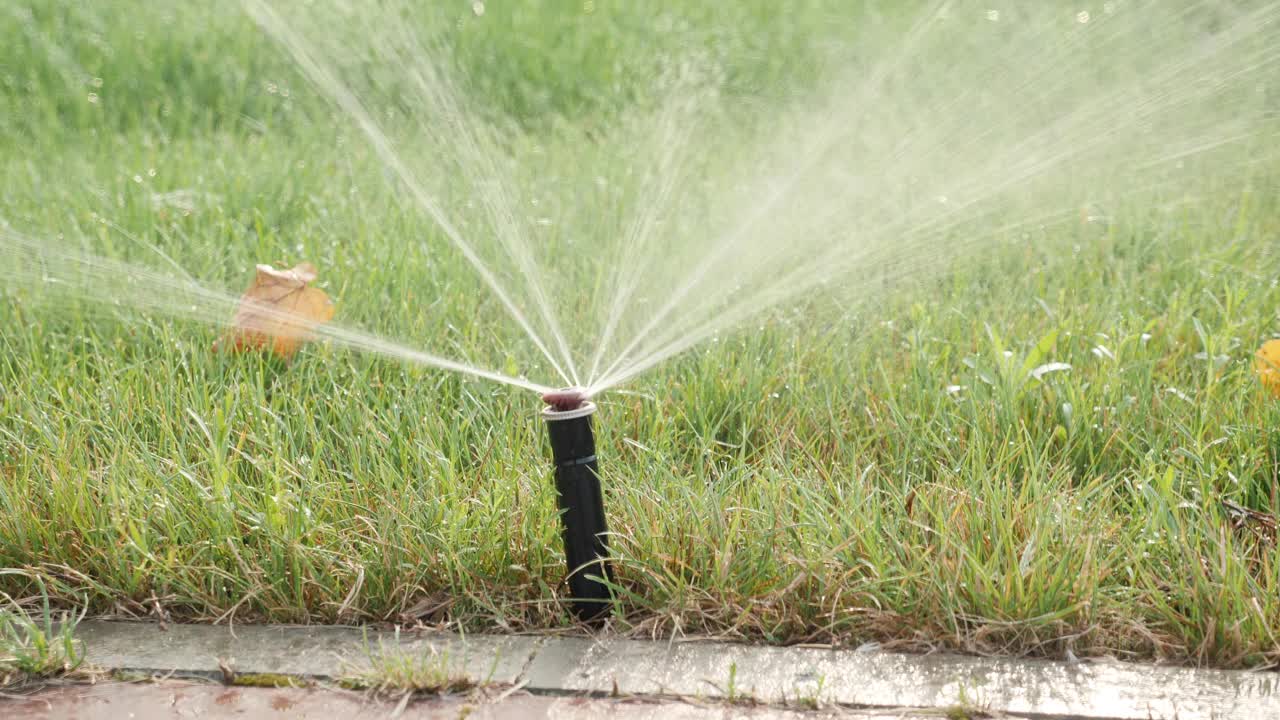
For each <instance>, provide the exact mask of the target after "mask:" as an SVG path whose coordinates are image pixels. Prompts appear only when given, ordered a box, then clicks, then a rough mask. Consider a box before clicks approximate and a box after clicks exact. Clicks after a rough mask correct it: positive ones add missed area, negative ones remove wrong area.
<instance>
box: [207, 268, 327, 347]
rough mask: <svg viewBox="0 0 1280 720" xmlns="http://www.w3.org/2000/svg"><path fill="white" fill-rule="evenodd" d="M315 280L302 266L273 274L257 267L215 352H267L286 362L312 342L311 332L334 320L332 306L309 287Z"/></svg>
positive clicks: (321, 293) (311, 272)
mask: <svg viewBox="0 0 1280 720" xmlns="http://www.w3.org/2000/svg"><path fill="white" fill-rule="evenodd" d="M315 279H316V269H315V267H314V266H313V265H311V264H310V263H302V264H300V265H298V266H297V267H295V268H293V269H292V270H276V269H275V268H273V267H271V266H270V265H259V266H258V274H257V276H256V277H254V279H253V284H252V285H250V286H249V289H248V290H246V291H245V293H244V295H243V296H241V298H240V306H239V307H238V308H237V309H236V316H235V319H234V320H232V322H231V328H230V329H229V330H228V331H227V333H226V335H224V336H223V338H222V340H220V341H219V342H218V344H217V345H216V346H215V348H221V347H223V346H224V343H225V347H226V348H227V349H229V350H232V351H236V352H243V351H245V350H260V349H264V348H267V349H270V350H271V352H274V353H275V354H276V355H278V356H280V357H282V358H286V359H288V358H289V357H291V356H292V355H293V354H294V353H296V352H297V351H298V348H299V347H301V346H302V343H304V342H306V341H307V340H310V339H311V330H312V329H313V328H315V327H316V326H317V325H320V324H322V323H326V322H328V321H329V320H331V319H332V318H333V302H332V301H331V300H329V296H328V295H326V294H325V293H324V291H323V290H320V289H319V288H313V287H308V285H307V284H308V283H310V282H311V281H313V280H315Z"/></svg>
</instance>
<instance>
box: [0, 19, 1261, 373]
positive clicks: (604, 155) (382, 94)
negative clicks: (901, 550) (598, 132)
mask: <svg viewBox="0 0 1280 720" xmlns="http://www.w3.org/2000/svg"><path fill="white" fill-rule="evenodd" d="M245 4H246V7H247V9H248V11H249V12H250V14H251V15H252V16H253V18H254V19H255V20H256V21H257V22H258V23H259V24H260V26H261V27H262V28H263V29H264V30H265V31H266V32H267V33H269V34H270V35H271V36H272V37H274V38H275V39H276V40H277V41H279V43H280V45H281V46H282V47H283V48H284V49H285V50H286V51H287V52H288V53H289V54H290V55H291V56H292V57H293V59H294V60H296V62H297V65H298V66H299V68H300V69H301V70H302V71H303V73H304V74H305V75H306V76H307V77H308V78H309V79H310V80H311V81H312V83H313V84H314V87H315V89H316V90H317V91H318V92H320V93H322V94H323V95H325V96H327V97H328V98H329V100H331V101H332V105H333V106H334V107H335V108H336V109H337V110H338V111H339V112H340V117H342V118H344V120H342V122H343V123H349V125H350V126H353V127H354V128H355V129H356V130H358V131H359V133H360V134H361V135H363V137H364V138H365V139H366V140H367V141H368V143H369V144H370V146H371V147H372V149H373V150H374V151H375V153H376V155H377V157H378V159H379V160H380V161H381V163H382V164H383V165H384V166H385V168H386V169H387V170H388V172H389V174H390V175H391V176H392V177H393V178H394V182H395V183H396V185H397V187H398V188H399V189H400V190H401V191H402V192H403V197H404V198H405V201H406V204H407V205H409V206H411V207H414V208H416V209H418V210H420V211H421V212H422V213H424V214H425V215H426V216H428V217H429V218H430V219H431V220H432V221H434V223H435V224H436V226H437V227H438V228H439V230H440V232H441V233H442V235H443V237H444V238H445V239H447V240H448V241H449V243H450V244H451V245H452V247H453V248H454V250H456V251H457V252H458V253H460V254H461V255H462V256H463V257H464V258H465V259H466V261H467V262H468V264H469V265H470V267H471V268H472V269H473V270H474V271H475V272H476V273H477V275H478V276H479V278H480V279H481V281H482V282H483V285H484V286H485V287H486V288H487V289H488V291H490V292H491V293H492V294H493V296H494V297H495V298H496V299H497V301H498V303H499V305H500V306H501V307H502V308H503V309H504V310H505V312H506V314H507V315H508V316H509V317H510V319H511V321H512V322H513V323H514V324H515V325H516V326H518V327H519V328H520V330H521V331H522V332H523V334H524V335H525V336H526V337H527V338H528V342H529V343H530V344H531V346H532V348H533V349H535V350H536V352H537V355H539V356H541V360H542V361H545V363H547V367H549V368H550V371H551V372H552V373H554V375H555V376H557V377H554V378H553V377H542V378H539V379H540V380H543V381H548V383H549V384H548V385H546V386H544V385H542V384H539V383H535V382H528V381H525V380H521V379H517V378H513V377H510V376H508V375H507V374H503V373H495V372H490V371H485V370H480V369H477V368H474V367H471V366H469V365H468V364H466V363H460V362H455V361H452V360H448V359H446V358H444V357H440V356H438V355H436V354H433V353H426V352H420V351H417V350H412V349H410V348H409V347H408V344H421V345H425V346H427V347H431V346H432V339H431V338H415V339H413V340H412V341H411V342H410V343H393V342H390V341H385V340H381V339H378V338H376V337H374V336H372V335H367V334H362V333H357V332H355V331H353V330H348V329H344V328H341V327H338V326H335V327H331V328H329V329H327V330H325V331H324V334H325V335H326V336H327V337H329V338H331V339H333V340H335V341H337V342H339V343H342V344H344V345H347V346H350V347H355V348H362V349H367V350H373V351H377V352H382V353H385V354H389V355H394V356H396V357H400V358H403V359H408V360H413V361H417V362H423V363H425V364H429V365H433V366H436V367H441V368H446V369H450V370H458V371H462V372H468V373H471V374H473V375H478V376H481V377H486V378H489V379H493V380H496V381H499V382H506V383H509V384H514V385H518V386H520V387H525V388H529V389H536V390H538V391H540V392H542V391H545V390H547V389H548V388H549V387H550V382H551V381H554V383H555V384H556V385H559V384H562V383H564V384H571V385H576V386H581V387H583V388H584V391H583V392H584V394H585V395H586V396H590V395H594V394H598V393H600V392H603V391H604V390H607V389H609V388H611V387H614V386H617V385H619V384H622V383H625V382H628V381H630V380H631V379H633V378H634V377H636V376H637V375H639V374H641V373H643V372H645V371H646V370H648V369H650V368H652V367H654V366H655V365H658V364H660V363H662V362H663V361H664V360H667V359H668V358H671V357H672V356H674V355H677V354H679V353H681V352H684V351H685V350H688V349H689V348H691V347H693V346H694V345H696V344H698V343H700V342H702V341H704V340H707V339H708V338H710V337H713V336H715V335H716V334H718V333H721V332H725V331H729V330H732V329H733V328H735V327H737V326H739V325H741V324H742V323H744V322H746V321H747V320H749V319H750V318H752V317H753V316H756V315H758V314H760V313H762V312H765V311H767V310H768V309H769V308H771V307H774V306H777V305H779V304H784V303H788V302H792V301H795V300H796V299H798V298H802V297H805V296H806V295H808V294H811V293H813V292H815V291H823V290H833V289H834V291H837V292H839V293H841V294H844V295H846V296H849V297H852V298H854V299H857V298H865V297H867V296H869V295H871V294H873V293H874V292H876V291H878V289H879V288H881V287H883V286H884V283H885V282H889V281H893V280H898V279H903V278H914V277H919V276H921V275H923V274H926V273H927V272H931V271H937V270H939V269H941V268H945V267H948V266H950V265H951V264H953V263H956V262H962V261H967V260H972V259H973V258H975V257H980V256H982V255H983V253H984V249H985V248H986V247H989V246H991V245H993V244H996V243H1010V242H1023V243H1032V242H1035V241H1036V237H1038V236H1039V235H1038V233H1039V231H1040V230H1041V229H1042V228H1044V227H1045V226H1046V225H1049V224H1061V223H1067V222H1083V225H1084V226H1085V227H1084V229H1083V230H1081V231H1080V232H1083V233H1086V234H1087V233H1088V232H1090V229H1091V228H1094V227H1100V226H1102V225H1104V224H1105V216H1106V214H1107V213H1108V211H1109V208H1113V207H1115V206H1118V205H1121V204H1125V205H1133V204H1142V203H1146V204H1150V205H1151V206H1152V207H1159V206H1160V205H1161V204H1163V203H1167V202H1171V201H1178V200H1186V199H1188V198H1190V197H1194V195H1195V194H1196V193H1197V192H1198V187H1199V186H1202V185H1206V184H1210V183H1214V182H1218V181H1226V182H1235V183H1238V184H1244V183H1247V181H1248V177H1249V173H1250V168H1251V167H1252V166H1253V165H1254V164H1256V163H1259V162H1261V161H1262V159H1263V158H1264V157H1268V156H1270V155H1271V154H1273V153H1274V152H1275V151H1274V149H1273V148H1274V147H1276V146H1277V143H1275V139H1276V137H1277V125H1278V124H1280V123H1278V121H1277V119H1276V118H1277V110H1276V102H1277V100H1276V96H1277V95H1278V94H1280V91H1277V89H1276V87H1275V85H1276V75H1277V68H1280V46H1277V45H1276V44H1275V43H1274V42H1272V41H1271V39H1272V38H1273V37H1274V34H1275V32H1276V30H1277V28H1278V27H1280V3H1274V2H1245V1H1239V2H1235V1H1227V0H1222V1H1215V2H1197V1H1193V0H1180V1H1179V2H1174V3H1169V2H1136V1H1135V2H1114V3H1112V2H1109V3H1105V4H1104V5H1103V6H1101V7H1100V8H1098V9H1095V10H1083V9H1070V8H1068V7H1067V6H1064V5H1060V4H1056V3H1055V4H1052V5H1037V6H1036V7H1034V8H1018V9H1010V10H1001V11H997V10H993V9H989V8H986V7H983V6H981V5H977V4H974V3H968V2H938V3H933V4H929V5H927V6H922V7H919V8H917V9H916V10H915V11H914V14H913V15H911V22H910V23H908V24H907V26H906V27H905V29H904V30H902V31H901V32H900V34H899V35H892V34H888V31H887V30H885V28H884V27H883V26H882V25H877V24H874V23H870V24H869V25H868V26H869V27H871V28H872V32H874V33H876V35H875V37H871V36H870V35H869V34H868V32H869V31H866V30H864V29H861V28H851V30H850V40H849V46H848V48H844V49H842V50H841V51H837V52H836V53H835V58H836V59H835V60H833V62H832V67H833V68H835V70H834V71H833V72H832V73H831V74H830V75H831V77H829V78H828V79H827V81H826V82H825V83H824V85H823V87H824V90H823V91H822V92H820V93H818V94H817V95H816V96H815V95H812V94H798V95H797V97H795V98H794V99H793V100H792V101H790V102H789V103H787V104H785V105H781V106H774V105H775V103H763V104H762V103H758V102H753V101H750V100H743V99H742V98H729V97H724V96H722V95H721V94H719V93H718V91H717V88H718V85H717V83H718V78H719V73H718V70H717V68H716V67H715V65H714V62H712V61H710V60H705V59H704V60H702V61H698V60H696V58H697V57H698V56H697V55H696V54H691V55H690V56H689V57H688V58H684V59H681V60H680V61H678V62H673V64H672V67H671V68H668V70H667V71H665V72H663V73H660V76H659V77H658V78H657V79H655V80H654V83H653V84H654V87H655V88H656V90H655V91H654V92H652V93H649V94H647V95H646V96H647V97H656V100H654V101H653V102H650V103H642V104H640V105H638V106H637V107H636V108H635V109H634V110H632V111H630V112H627V113H624V114H623V115H622V117H621V118H620V119H619V120H618V121H617V122H615V123H613V125H612V130H605V131H604V132H605V133H606V134H608V137H609V141H608V142H600V143H597V144H596V145H595V146H592V144H591V143H590V142H589V141H584V143H583V144H582V145H581V146H580V155H581V163H582V165H583V166H584V169H583V172H582V173H581V177H547V176H543V175H542V174H541V173H540V172H539V158H540V157H541V155H542V153H545V152H547V150H546V149H545V148H543V147H541V146H539V145H538V144H536V143H530V142H528V141H527V139H526V138H525V137H524V136H523V135H522V134H521V133H520V131H519V130H518V129H515V128H512V127H507V126H505V125H502V124H501V123H500V122H499V121H498V120H495V119H494V118H493V117H492V115H491V114H488V113H484V112H482V111H481V110H479V109H477V108H476V107H475V106H474V103H473V102H472V101H471V100H470V99H469V96H468V94H467V92H466V85H467V82H468V78H467V77H465V76H463V75H462V74H460V71H459V70H458V69H457V68H456V67H454V66H453V64H452V63H451V61H450V51H449V44H448V43H449V29H448V28H430V27H423V26H422V25H421V23H419V22H417V21H416V20H415V17H414V15H415V13H414V12H413V8H412V6H411V5H408V4H405V5H401V4H397V3H389V4H378V5H376V6H365V5H359V6H355V5H349V4H346V3H337V2H334V3H327V2H319V3H316V2H294V1H293V0H279V1H274V0H270V1H269V0H246V3H245ZM864 45H865V46H866V47H870V48H873V49H874V52H863V53H862V54H861V56H860V57H856V56H854V55H852V54H851V53H849V52H845V51H847V50H849V49H862V48H863V46H864ZM748 111H749V112H752V113H755V114H757V115H758V119H757V120H756V121H754V122H733V121H732V120H731V119H730V118H731V117H732V116H733V114H735V113H745V112H748ZM562 151H563V150H562ZM593 187H594V188H596V189H598V188H599V187H604V188H613V187H626V188H627V190H628V191H627V192H625V193H618V194H616V195H614V196H612V197H613V198H614V200H609V197H611V196H609V195H608V194H607V193H604V194H600V193H596V194H593ZM617 197H622V198H623V201H622V202H621V204H619V203H618V202H617V201H616V198H617ZM1082 216H1083V221H1081V218H1082ZM429 242H430V241H429V240H428V239H424V238H414V237H408V238H405V240H404V243H405V245H406V248H407V249H408V250H410V251H413V249H414V248H420V247H425V246H426V245H428V244H429ZM5 244H6V245H7V247H6V250H7V251H9V252H11V253H19V254H20V253H25V252H27V251H28V250H30V248H31V247H32V246H33V245H40V244H39V243H34V241H31V240H28V239H22V238H21V237H20V236H17V235H12V234H10V235H6V239H5ZM41 251H42V252H44V253H45V254H49V253H53V254H54V255H57V253H59V252H63V251H58V250H50V248H49V247H44V246H43V245H42V246H41ZM73 255H74V254H73ZM57 256H58V257H71V255H65V254H64V255H57ZM74 257H75V258H76V259H75V262H74V263H73V264H75V265H76V266H77V267H80V268H82V270H83V272H80V273H79V275H80V276H83V277H80V278H79V279H78V280H72V282H71V283H70V284H76V283H80V284H81V285H83V286H84V287H85V288H89V287H97V288H98V290H97V292H99V293H100V294H103V295H105V296H108V297H111V298H113V299H114V300H115V301H117V302H135V304H136V303H137V301H136V300H130V299H128V298H138V297H140V296H139V295H138V294H137V293H128V294H126V293H121V292H118V291H117V290H118V288H115V287H114V285H113V283H116V282H122V281H123V280H122V279H123V278H130V279H129V282H134V283H151V284H155V285H163V284H165V283H170V284H169V285H166V287H169V288H180V289H181V290H182V292H186V293H190V294H191V296H192V300H193V302H192V303H191V304H190V305H189V307H199V308H200V309H199V310H198V311H193V312H191V313H188V315H199V316H201V319H214V318H215V317H217V318H221V317H223V316H224V315H225V311H226V308H227V305H228V298H227V297H226V296H225V295H221V294H218V293H213V292H210V291H206V290H197V289H196V288H197V287H198V286H196V285H194V284H183V283H186V282H187V281H185V280H183V281H180V284H178V285H173V284H172V283H174V282H179V281H175V280H173V279H172V278H168V279H164V278H162V277H161V276H159V275H156V274H154V273H151V272H150V271H146V270H141V269H137V268H131V267H125V266H119V265H111V264H110V261H107V260H104V259H100V258H92V257H90V256H86V255H83V254H81V255H74ZM81 281H84V282H81ZM126 295H127V297H126ZM143 304H145V302H143ZM147 309H152V310H158V309H162V308H157V307H148V308H147ZM526 364H527V365H529V366H530V367H535V366H536V365H537V363H535V362H533V361H532V360H530V361H529V362H528V363H526ZM535 374H536V373H535Z"/></svg>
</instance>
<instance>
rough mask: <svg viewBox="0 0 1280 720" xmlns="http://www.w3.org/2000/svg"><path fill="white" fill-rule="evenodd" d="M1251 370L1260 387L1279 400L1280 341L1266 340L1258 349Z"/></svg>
mask: <svg viewBox="0 0 1280 720" xmlns="http://www.w3.org/2000/svg"><path fill="white" fill-rule="evenodd" d="M1253 369H1254V370H1255V371H1256V372H1257V373H1258V379H1259V380H1261V381H1262V386H1263V387H1265V388H1266V389H1267V391H1268V392H1270V393H1271V394H1272V395H1274V396H1276V397H1278V398H1280V340H1268V341H1266V342H1265V343H1263V344H1262V347H1260V348H1258V355H1257V357H1256V358H1254V361H1253Z"/></svg>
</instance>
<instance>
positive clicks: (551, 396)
mask: <svg viewBox="0 0 1280 720" xmlns="http://www.w3.org/2000/svg"><path fill="white" fill-rule="evenodd" d="M590 399H591V396H590V395H587V391H586V390H585V389H583V388H580V387H567V388H560V389H559V390H551V391H549V392H546V393H543V395H542V402H544V403H546V404H547V405H548V410H551V411H554V412H568V411H570V410H577V409H578V408H580V407H582V406H583V405H586V404H587V401H588V400H590Z"/></svg>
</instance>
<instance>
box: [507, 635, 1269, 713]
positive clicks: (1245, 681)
mask: <svg viewBox="0 0 1280 720" xmlns="http://www.w3.org/2000/svg"><path fill="white" fill-rule="evenodd" d="M527 678H528V681H529V687H530V688H535V689H537V688H559V689H561V690H566V691H579V692H583V691H587V692H596V693H609V692H613V691H614V690H615V688H616V690H617V691H618V692H622V693H635V694H672V695H683V696H703V697H713V698H721V697H726V696H728V695H733V696H750V697H754V698H756V699H758V700H761V701H763V702H768V703H779V704H781V703H787V702H794V701H796V700H797V699H801V700H803V699H807V698H810V699H817V700H819V701H821V702H824V703H840V704H844V705H852V706H861V707H917V708H938V709H943V708H948V707H957V706H968V707H980V708H988V709H990V710H995V711H1000V712H1005V713H1011V714H1016V715H1048V716H1069V717H1076V718H1125V719H1128V718H1132V719H1133V720H1147V719H1148V718H1179V719H1180V720H1192V719H1194V718H1280V675H1278V674H1276V673H1270V672H1269V673H1248V672H1232V671H1214V670H1191V669H1185V668H1172V667H1154V666H1147V665H1128V664H1121V663H1073V664H1068V663H1056V662H1046V661H1014V660H997V659H986V658H976V657H965V656H957V655H929V656H920V655H903V654H896V653H886V652H858V651H854V650H842V651H833V650H814V649H789V648H771V647H749V646H741V645H724V644H702V643H653V642H641V641H633V640H619V639H598V640H592V639H561V640H556V641H554V642H548V643H546V644H544V645H543V646H542V647H541V648H539V650H538V652H537V653H536V655H535V656H534V659H533V662H532V663H531V664H530V666H529V668H528V671H527Z"/></svg>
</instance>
